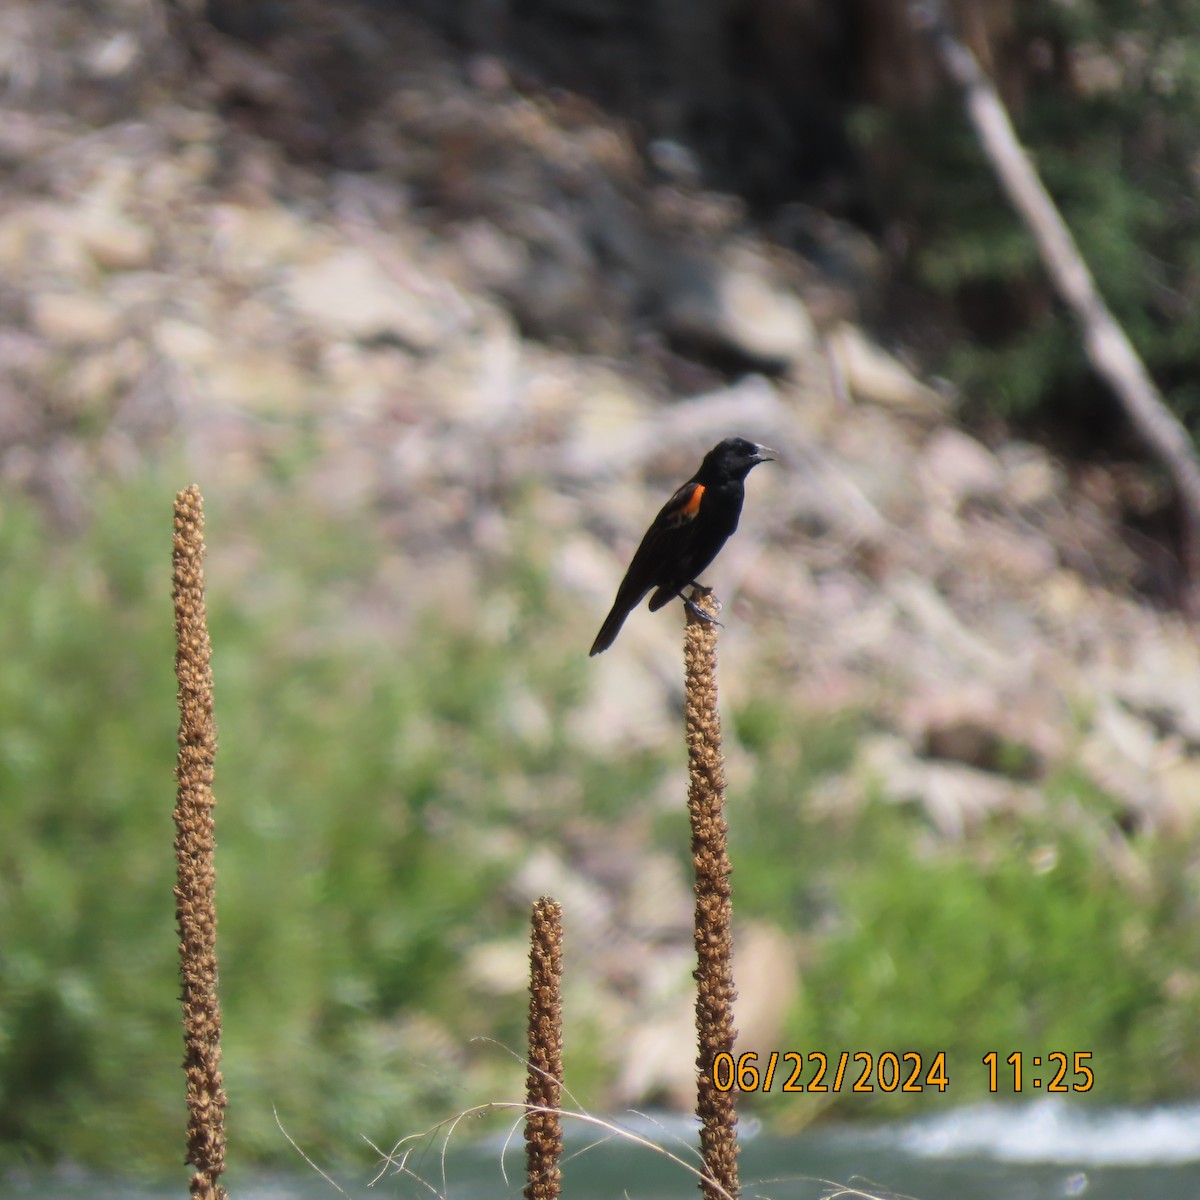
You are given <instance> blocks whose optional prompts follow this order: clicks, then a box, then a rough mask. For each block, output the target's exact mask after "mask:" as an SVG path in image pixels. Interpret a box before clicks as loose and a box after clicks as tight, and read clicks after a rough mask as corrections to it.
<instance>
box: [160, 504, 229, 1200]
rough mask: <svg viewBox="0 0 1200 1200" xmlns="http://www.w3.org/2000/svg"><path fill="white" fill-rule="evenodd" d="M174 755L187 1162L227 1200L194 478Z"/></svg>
mask: <svg viewBox="0 0 1200 1200" xmlns="http://www.w3.org/2000/svg"><path fill="white" fill-rule="evenodd" d="M172 559H173V564H174V570H173V582H174V589H173V595H174V600H175V676H176V679H177V680H178V683H179V693H178V696H179V755H178V759H177V762H176V768H175V778H176V781H177V797H176V804H175V862H176V872H177V875H176V885H175V916H176V919H177V920H178V922H179V966H180V974H181V976H182V981H183V994H182V1000H183V1040H184V1059H183V1069H184V1071H185V1073H186V1076H187V1107H188V1152H187V1162H189V1163H191V1164H192V1166H194V1167H195V1168H196V1174H195V1175H193V1176H192V1180H191V1184H190V1191H191V1194H192V1195H193V1196H194V1197H196V1200H225V1189H224V1188H223V1187H222V1186H221V1185H220V1184H219V1183H218V1180H219V1178H220V1176H221V1175H222V1173H223V1172H224V1170H225V1091H224V1088H223V1086H222V1080H221V1008H220V1003H219V1000H218V995H217V908H216V878H217V877H216V867H215V865H214V861H213V850H214V845H215V842H214V837H213V830H214V825H213V805H214V803H215V801H214V799H213V792H212V782H213V761H214V758H215V756H216V749H217V735H216V729H215V727H214V725H213V700H212V670H211V668H210V665H209V660H210V657H211V648H210V645H209V640H208V620H207V615H206V612H205V606H204V500H203V498H202V497H201V495H200V489H199V488H198V487H197V486H196V485H195V484H193V485H192V486H191V487H189V488H186V489H184V490H183V491H182V492H180V493H179V494H178V495H177V496H176V497H175V538H174V549H173V554H172Z"/></svg>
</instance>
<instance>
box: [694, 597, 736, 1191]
mask: <svg viewBox="0 0 1200 1200" xmlns="http://www.w3.org/2000/svg"><path fill="white" fill-rule="evenodd" d="M691 598H692V601H693V603H694V604H696V605H697V606H699V607H700V608H702V609H703V611H704V612H705V613H708V614H709V615H710V616H711V618H712V619H711V620H706V619H705V618H704V617H703V616H701V615H699V614H697V613H696V612H694V611H693V610H692V609H691V608H690V607H689V608H688V610H687V626H686V628H685V630H684V642H683V661H684V686H685V698H684V706H685V713H686V718H687V745H688V815H689V817H690V818H691V823H692V862H693V865H694V866H695V870H696V883H695V892H696V933H695V937H696V955H697V963H696V973H695V977H696V1032H697V1035H698V1040H699V1051H698V1053H697V1056H696V1072H697V1079H696V1115H697V1116H698V1117H699V1118H700V1151H701V1154H702V1156H703V1158H704V1166H705V1175H706V1176H707V1178H706V1179H705V1180H704V1181H703V1182H702V1183H701V1185H700V1186H701V1190H702V1191H703V1193H704V1195H705V1197H706V1200H727V1198H728V1197H736V1196H737V1195H738V1191H739V1184H738V1167H737V1156H738V1144H737V1112H736V1109H735V1107H734V1091H733V1089H732V1088H731V1089H729V1090H728V1091H724V1092H722V1091H718V1090H717V1088H716V1085H715V1083H714V1081H713V1061H714V1060H715V1059H716V1057H717V1055H718V1054H722V1053H725V1054H732V1053H733V1042H734V1038H735V1036H736V1032H735V1030H734V1028H733V1001H734V999H735V998H736V992H735V991H734V987H733V936H732V932H731V927H732V924H733V888H732V886H731V884H730V876H731V874H732V873H733V868H732V866H731V865H730V862H729V829H728V826H727V825H726V823H725V767H724V762H723V760H722V758H721V719H720V715H719V713H718V711H717V625H716V616H717V612H718V608H719V606H718V605H717V603H716V600H715V599H714V598H713V597H712V595H711V594H710V593H708V591H707V589H700V588H696V589H694V590H693V591H692V596H691Z"/></svg>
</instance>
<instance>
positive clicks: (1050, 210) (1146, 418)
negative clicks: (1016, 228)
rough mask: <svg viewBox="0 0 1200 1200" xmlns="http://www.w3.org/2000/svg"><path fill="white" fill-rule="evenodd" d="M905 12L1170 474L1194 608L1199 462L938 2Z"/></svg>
mask: <svg viewBox="0 0 1200 1200" xmlns="http://www.w3.org/2000/svg"><path fill="white" fill-rule="evenodd" d="M908 11H909V17H910V19H911V20H912V22H913V24H914V26H915V27H916V28H917V29H919V30H921V31H922V32H924V33H925V34H927V35H928V36H929V39H930V41H931V42H932V43H933V46H934V48H935V50H936V51H937V54H938V57H939V58H940V59H941V62H942V64H943V66H944V67H945V68H946V70H947V72H948V73H949V75H950V77H951V78H952V79H953V80H954V82H955V83H957V84H958V85H959V87H961V88H962V90H963V101H964V104H965V105H966V109H967V114H968V116H969V117H970V119H971V123H972V124H973V125H974V127H975V132H976V133H977V134H978V136H979V140H980V142H981V143H982V145H983V149H984V152H985V153H986V155H987V157H988V159H989V161H990V162H991V164H992V168H993V170H994V171H995V172H996V174H997V175H998V176H999V178H1000V183H1001V185H1002V186H1003V188H1004V190H1005V192H1006V193H1007V194H1008V198H1009V200H1010V201H1011V202H1012V205H1013V207H1014V208H1015V209H1016V210H1017V212H1018V213H1019V215H1020V216H1021V218H1022V219H1023V220H1024V221H1025V224H1026V225H1027V226H1028V227H1029V230H1030V232H1031V233H1032V234H1033V236H1034V239H1035V240H1036V241H1037V245H1038V250H1039V251H1040V253H1041V256H1042V262H1043V263H1044V264H1045V267H1046V271H1047V272H1048V274H1049V275H1050V278H1051V281H1052V282H1053V284H1054V286H1055V288H1056V289H1057V290H1058V292H1059V294H1060V295H1061V296H1062V298H1063V300H1064V301H1065V302H1066V304H1067V305H1068V306H1069V307H1070V308H1071V310H1072V312H1074V314H1075V317H1076V319H1077V320H1078V321H1079V323H1080V325H1081V326H1082V328H1083V336H1084V347H1085V349H1086V352H1087V356H1088V359H1089V360H1090V361H1091V364H1092V366H1093V368H1094V369H1095V371H1096V373H1097V374H1098V375H1099V376H1100V377H1101V378H1102V379H1103V380H1104V381H1105V382H1106V383H1107V384H1108V385H1109V387H1111V388H1112V389H1113V391H1114V392H1115V393H1116V395H1117V399H1118V400H1119V401H1120V403H1121V405H1122V407H1123V408H1124V409H1125V412H1126V414H1127V415H1128V417H1129V419H1130V421H1131V422H1132V423H1133V426H1134V428H1135V429H1136V430H1137V431H1138V433H1139V434H1140V435H1141V437H1142V438H1143V439H1145V441H1146V443H1147V445H1148V446H1149V447H1150V449H1151V450H1152V451H1153V453H1154V454H1156V455H1157V456H1158V458H1159V459H1160V460H1161V461H1162V463H1163V465H1164V466H1165V467H1166V469H1167V471H1168V472H1169V473H1170V475H1171V479H1172V482H1173V483H1174V484H1175V488H1176V491H1177V494H1178V496H1179V501H1180V507H1181V509H1182V512H1183V524H1184V534H1183V545H1182V554H1183V564H1184V571H1185V573H1186V576H1187V581H1188V588H1187V591H1188V596H1187V607H1188V608H1189V610H1191V611H1192V612H1193V613H1194V612H1195V610H1196V607H1197V599H1198V597H1197V576H1198V574H1200V461H1198V459H1197V456H1196V448H1195V446H1194V445H1193V443H1192V440H1191V438H1190V437H1189V436H1188V433H1187V430H1186V429H1184V427H1183V425H1182V424H1181V423H1180V422H1179V420H1178V419H1177V418H1176V417H1175V415H1174V414H1173V413H1172V412H1171V411H1170V409H1168V408H1167V406H1166V404H1165V402H1164V401H1163V398H1162V395H1161V393H1160V392H1159V391H1158V388H1157V387H1155V385H1154V382H1153V380H1152V379H1151V378H1150V375H1149V373H1148V372H1147V370H1146V366H1145V364H1144V363H1143V362H1142V360H1141V358H1140V357H1139V356H1138V353H1137V351H1136V350H1135V349H1134V348H1133V345H1132V343H1131V342H1130V341H1129V338H1128V337H1127V336H1126V334H1125V331H1124V330H1123V329H1122V328H1121V326H1120V325H1118V324H1117V322H1116V319H1115V318H1114V317H1113V315H1112V313H1111V312H1110V311H1109V308H1108V306H1107V305H1106V304H1105V303H1104V300H1103V298H1102V297H1101V296H1100V293H1099V292H1098V291H1097V289H1096V282H1095V280H1094V279H1093V278H1092V273H1091V271H1090V270H1089V269H1088V266H1087V264H1086V263H1085V262H1084V260H1083V256H1082V255H1081V254H1080V252H1079V247H1078V246H1077V245H1076V244H1075V239H1074V238H1073V237H1072V236H1071V231H1070V230H1069V229H1068V228H1067V226H1066V223H1065V222H1064V221H1063V219H1062V216H1061V214H1060V213H1059V211H1058V209H1057V207H1055V204H1054V201H1053V200H1052V199H1051V198H1050V195H1049V193H1048V192H1047V191H1046V189H1045V187H1044V186H1043V185H1042V181H1041V180H1040V179H1039V178H1038V174H1037V172H1036V170H1035V169H1034V167H1033V164H1032V163H1031V162H1030V160H1029V156H1028V155H1027V154H1026V153H1025V150H1024V148H1023V147H1022V146H1021V143H1020V142H1019V141H1018V140H1017V135H1016V132H1015V131H1014V130H1013V127H1012V122H1011V121H1010V120H1009V119H1008V113H1007V112H1006V111H1005V108H1004V105H1003V103H1002V102H1001V100H1000V97H999V95H998V94H997V92H996V88H995V86H994V85H993V83H992V82H991V80H990V79H989V78H988V77H987V76H986V75H985V74H984V71H983V69H982V68H981V67H980V65H979V63H978V61H977V60H976V58H975V56H974V54H972V53H971V51H970V49H969V48H968V47H967V46H966V45H965V44H964V43H963V42H962V41H961V40H960V39H959V38H957V37H956V36H955V35H954V33H953V31H952V30H951V28H950V24H949V21H948V19H947V16H946V12H945V7H944V5H943V4H942V3H941V2H940V0H910V2H909V5H908Z"/></svg>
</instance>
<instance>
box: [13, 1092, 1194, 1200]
mask: <svg viewBox="0 0 1200 1200" xmlns="http://www.w3.org/2000/svg"><path fill="white" fill-rule="evenodd" d="M620 1123H621V1124H622V1125H624V1126H625V1127H626V1128H628V1129H631V1130H633V1131H635V1132H636V1133H638V1134H640V1135H642V1136H645V1137H647V1138H649V1139H650V1140H652V1141H654V1142H656V1143H659V1144H660V1145H663V1146H665V1147H666V1148H667V1149H669V1150H671V1151H672V1152H673V1153H675V1154H677V1155H678V1157H680V1158H682V1159H684V1160H686V1161H691V1160H692V1151H691V1150H690V1147H691V1146H692V1145H693V1144H694V1142H695V1136H694V1132H693V1131H692V1130H691V1128H690V1127H689V1126H687V1125H686V1124H685V1123H683V1122H681V1121H679V1120H678V1119H677V1118H671V1117H666V1118H663V1119H662V1120H661V1121H654V1120H650V1119H638V1118H634V1119H628V1118H626V1119H624V1120H622V1121H621V1122H620ZM593 1141H594V1139H593V1138H592V1137H590V1136H585V1131H584V1130H583V1129H582V1128H580V1127H578V1126H574V1127H570V1126H569V1127H568V1139H567V1150H566V1155H565V1159H566V1161H565V1163H564V1186H563V1192H564V1196H565V1197H566V1198H567V1200H602V1198H603V1200H624V1198H626V1197H628V1200H672V1198H674V1197H679V1198H680V1200H694V1198H695V1197H697V1196H698V1195H699V1192H698V1191H697V1189H696V1186H695V1181H694V1179H693V1177H692V1176H691V1175H689V1174H688V1172H687V1170H686V1169H685V1168H684V1167H683V1166H681V1165H680V1164H678V1163H675V1162H672V1161H671V1160H670V1159H668V1158H666V1157H665V1156H663V1155H661V1154H658V1153H654V1152H652V1151H650V1150H647V1149H645V1148H643V1147H640V1146H638V1145H635V1144H632V1143H631V1142H630V1141H628V1140H626V1139H624V1138H612V1139H610V1140H608V1141H607V1142H605V1143H604V1144H603V1145H592V1144H591V1143H592V1142H593ZM589 1147H590V1148H589ZM502 1158H503V1164H504V1170H506V1171H507V1175H508V1179H507V1182H506V1181H505V1179H504V1175H503V1173H502V1169H501V1159H502ZM522 1161H523V1148H522V1146H521V1144H520V1137H519V1130H518V1133H517V1136H516V1137H515V1138H514V1139H513V1140H512V1141H511V1142H510V1143H509V1144H508V1146H507V1148H505V1147H504V1145H503V1141H502V1140H492V1141H490V1142H475V1143H469V1142H467V1141H466V1140H464V1139H463V1130H462V1128H461V1127H460V1129H459V1131H458V1133H457V1134H456V1135H455V1138H454V1139H453V1140H452V1141H451V1144H450V1149H449V1152H448V1154H447V1156H446V1159H445V1163H444V1164H443V1161H442V1154H441V1145H440V1143H439V1142H427V1143H424V1144H421V1145H418V1146H417V1147H415V1149H414V1151H413V1153H412V1155H411V1156H410V1158H409V1160H408V1166H409V1168H410V1169H411V1170H412V1171H413V1173H414V1174H415V1175H418V1176H420V1178H421V1180H423V1181H424V1182H419V1181H418V1180H417V1179H415V1178H412V1177H411V1176H407V1175H403V1174H394V1173H393V1174H385V1175H383V1176H382V1177H381V1178H379V1179H378V1181H377V1182H376V1183H374V1185H370V1179H371V1176H372V1174H373V1171H372V1168H371V1167H370V1166H369V1165H368V1166H364V1167H363V1168H362V1170H361V1171H359V1172H355V1171H347V1170H345V1169H343V1170H340V1171H338V1172H337V1173H336V1175H335V1178H336V1181H337V1184H338V1185H339V1186H340V1187H341V1188H342V1189H344V1192H345V1194H346V1195H348V1196H349V1197H352V1198H353V1200H372V1198H375V1197H378V1198H379V1200H396V1198H404V1200H408V1198H410V1197H413V1198H417V1200H435V1197H436V1196H437V1195H449V1196H450V1197H453V1198H454V1200H485V1198H486V1200H503V1198H506V1197H513V1198H514V1200H515V1198H517V1197H520V1195H521V1188H522V1175H521V1168H522ZM443 1170H444V1178H443ZM741 1173H742V1189H743V1194H744V1195H745V1196H746V1197H747V1200H751V1198H753V1197H764V1198H771V1200H819V1198H821V1197H828V1196H833V1195H854V1196H862V1195H873V1196H880V1197H897V1196H912V1197H917V1198H919V1200H1060V1198H1069V1197H1083V1198H1085V1200H1200V1105H1192V1106H1175V1107H1163V1108H1156V1109H1146V1110H1132V1109H1110V1110H1095V1109H1081V1108H1077V1107H1070V1106H1068V1105H1067V1104H1065V1103H1062V1104H1059V1103H1055V1102H1053V1101H1048V1100H1040V1101H1036V1102H1030V1103H1027V1104H1022V1105H1007V1106H1004V1105H998V1104H997V1105H987V1106H980V1107H973V1108H964V1109H959V1110H956V1111H951V1112H948V1113H942V1114H939V1115H936V1116H930V1117H926V1118H921V1119H919V1120H914V1121H907V1122H902V1123H901V1122H898V1123H894V1124H876V1125H866V1124H856V1125H850V1126H846V1125H842V1126H834V1125H825V1126H820V1127H818V1128H816V1129H813V1130H811V1131H808V1132H805V1133H803V1134H799V1135H796V1136H792V1137H779V1136H775V1135H766V1134H761V1135H756V1133H755V1130H754V1128H753V1125H752V1123H751V1122H749V1121H748V1122H746V1128H745V1129H744V1130H743V1137H742V1155H741ZM227 1182H228V1184H229V1190H230V1197H231V1200H337V1198H338V1196H339V1192H338V1191H337V1190H336V1189H335V1188H334V1186H332V1185H331V1184H330V1183H327V1182H326V1181H324V1180H322V1179H321V1178H320V1177H319V1176H318V1175H316V1174H315V1172H313V1171H312V1170H311V1169H309V1168H307V1167H305V1166H303V1164H300V1167H299V1169H298V1170H297V1171H296V1172H295V1174H294V1175H289V1176H286V1177H284V1176H270V1177H265V1176H258V1177H254V1176H248V1177H239V1176H237V1175H236V1174H235V1175H233V1176H231V1177H230V1178H229V1179H228V1181H227ZM837 1185H840V1186H842V1187H844V1188H846V1189H854V1190H847V1191H844V1192H840V1193H839V1192H838V1191H837ZM186 1195H187V1186H186V1180H185V1177H183V1176H180V1178H179V1180H178V1181H177V1182H176V1183H174V1184H172V1185H170V1186H161V1187H158V1188H147V1187H132V1186H129V1185H128V1184H122V1183H121V1182H119V1181H105V1180H98V1179H94V1178H87V1177H83V1176H68V1175H63V1174H59V1175H57V1176H54V1177H47V1176H33V1175H30V1176H10V1177H8V1178H5V1179H2V1180H0V1197H2V1198H3V1200H84V1198H85V1197H86V1200H183V1198H184V1197H186Z"/></svg>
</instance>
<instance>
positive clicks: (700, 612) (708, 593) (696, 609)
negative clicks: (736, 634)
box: [679, 580, 725, 629]
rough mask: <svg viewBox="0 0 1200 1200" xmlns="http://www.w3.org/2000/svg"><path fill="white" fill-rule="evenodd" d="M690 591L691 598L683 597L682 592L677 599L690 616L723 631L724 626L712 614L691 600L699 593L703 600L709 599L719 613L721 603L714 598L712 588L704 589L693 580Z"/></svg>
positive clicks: (702, 585)
mask: <svg viewBox="0 0 1200 1200" xmlns="http://www.w3.org/2000/svg"><path fill="white" fill-rule="evenodd" d="M692 589H693V592H692V595H691V596H685V595H684V594H683V592H680V593H679V598H680V599H681V600H682V601H683V603H684V607H685V608H686V609H687V610H688V612H690V613H691V614H692V616H694V617H699V618H700V619H701V620H702V621H707V622H708V623H709V624H710V625H716V626H718V627H720V628H721V629H724V628H725V626H724V625H722V624H721V622H720V621H718V620H717V618H716V617H715V616H714V615H713V614H712V613H710V612H706V611H705V610H704V609H703V608H701V607H700V605H698V604H697V603H696V601H695V599H694V598H693V597H694V596H695V595H696V594H697V593H699V594H700V595H701V596H703V597H704V598H705V599H711V601H712V603H713V604H714V605H715V606H716V609H717V612H720V611H721V602H720V600H718V599H717V598H716V596H714V595H713V590H712V588H710V587H705V586H704V584H702V583H696V582H695V581H694V580H693V581H692Z"/></svg>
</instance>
